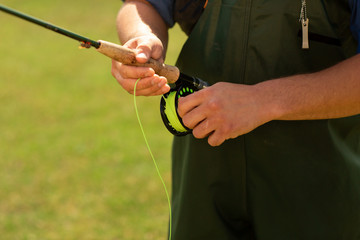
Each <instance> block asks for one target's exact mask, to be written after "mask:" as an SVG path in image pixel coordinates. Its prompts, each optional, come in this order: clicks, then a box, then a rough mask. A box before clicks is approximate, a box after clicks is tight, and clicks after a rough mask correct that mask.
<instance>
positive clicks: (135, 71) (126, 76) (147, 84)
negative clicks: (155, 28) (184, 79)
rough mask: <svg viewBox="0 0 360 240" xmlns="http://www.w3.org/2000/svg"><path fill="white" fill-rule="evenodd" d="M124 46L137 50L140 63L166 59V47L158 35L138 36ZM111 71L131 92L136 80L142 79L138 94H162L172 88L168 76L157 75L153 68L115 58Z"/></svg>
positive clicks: (138, 86) (137, 58)
mask: <svg viewBox="0 0 360 240" xmlns="http://www.w3.org/2000/svg"><path fill="white" fill-rule="evenodd" d="M124 46H125V47H128V48H130V49H133V50H135V52H136V60H137V61H138V62H139V63H146V62H148V61H149V59H150V58H153V59H155V60H157V61H160V62H163V61H164V60H163V52H164V48H163V45H162V43H161V41H160V40H159V39H158V38H157V37H156V36H153V35H147V36H142V37H137V38H134V39H131V40H129V41H128V42H126V43H125V44H124ZM111 73H112V75H113V76H114V77H115V78H116V80H117V81H118V82H119V84H120V85H121V86H122V87H123V88H124V89H125V90H126V91H127V92H129V93H131V94H133V93H134V86H135V82H136V81H137V80H138V79H139V78H140V79H141V80H140V81H139V84H138V85H137V91H136V93H137V95H142V96H153V95H162V94H164V93H166V92H168V91H169V90H170V87H169V85H168V84H167V80H166V78H165V77H162V76H158V75H156V74H155V71H154V70H153V69H152V68H148V67H134V66H128V65H124V64H121V63H119V62H116V61H114V60H113V61H112V68H111Z"/></svg>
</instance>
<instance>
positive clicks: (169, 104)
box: [164, 92, 187, 132]
mask: <svg viewBox="0 0 360 240" xmlns="http://www.w3.org/2000/svg"><path fill="white" fill-rule="evenodd" d="M175 99H176V92H171V93H170V94H169V95H168V97H167V98H165V102H166V104H165V110H164V112H165V114H166V117H167V119H168V120H169V124H170V125H171V126H172V127H173V128H174V129H175V130H176V131H178V132H186V131H187V130H186V129H185V128H184V126H183V125H182V124H181V122H180V120H179V118H178V116H177V113H176V108H175Z"/></svg>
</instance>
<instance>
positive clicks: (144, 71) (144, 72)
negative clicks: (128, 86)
mask: <svg viewBox="0 0 360 240" xmlns="http://www.w3.org/2000/svg"><path fill="white" fill-rule="evenodd" d="M117 69H118V71H119V73H120V75H121V77H122V78H136V79H138V78H146V77H151V76H154V74H155V71H154V69H152V68H149V67H135V66H129V65H124V64H121V66H119V67H118V68H117Z"/></svg>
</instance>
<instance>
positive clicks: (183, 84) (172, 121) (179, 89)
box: [160, 73, 208, 136]
mask: <svg viewBox="0 0 360 240" xmlns="http://www.w3.org/2000/svg"><path fill="white" fill-rule="evenodd" d="M175 84H176V85H175V87H174V88H172V89H171V90H170V91H169V92H168V93H166V94H164V95H163V97H162V98H161V102H160V113H161V118H162V120H163V122H164V124H165V126H166V128H167V129H168V130H169V132H171V133H172V134H174V135H175V136H185V135H187V134H189V133H191V131H192V130H191V129H189V128H187V127H186V126H185V125H184V123H183V122H182V119H181V117H180V116H179V114H178V112H177V107H178V100H179V99H180V98H181V97H186V96H188V95H190V94H192V93H194V92H196V91H198V90H201V89H203V88H205V87H207V86H208V83H207V82H205V81H203V80H201V79H199V78H195V77H190V76H187V75H185V74H183V73H180V77H179V79H178V80H177V81H176V83H175Z"/></svg>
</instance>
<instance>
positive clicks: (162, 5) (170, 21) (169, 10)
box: [147, 0, 175, 27]
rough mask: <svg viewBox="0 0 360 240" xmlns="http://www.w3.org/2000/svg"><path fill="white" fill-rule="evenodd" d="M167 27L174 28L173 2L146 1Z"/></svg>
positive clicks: (163, 0) (169, 0)
mask: <svg viewBox="0 0 360 240" xmlns="http://www.w3.org/2000/svg"><path fill="white" fill-rule="evenodd" d="M147 1H148V2H149V3H150V4H151V5H152V6H153V7H154V8H155V9H156V10H157V11H158V12H159V14H160V16H161V17H162V18H163V19H164V21H165V22H166V24H167V25H168V26H169V27H172V26H174V16H173V5H174V1H175V0H147Z"/></svg>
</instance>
